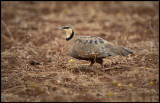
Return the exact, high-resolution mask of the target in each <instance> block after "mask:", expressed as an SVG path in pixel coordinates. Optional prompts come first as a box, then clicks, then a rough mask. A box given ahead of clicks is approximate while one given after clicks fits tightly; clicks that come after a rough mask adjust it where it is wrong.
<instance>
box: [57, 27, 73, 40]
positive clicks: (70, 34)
mask: <svg viewBox="0 0 160 103" xmlns="http://www.w3.org/2000/svg"><path fill="white" fill-rule="evenodd" d="M59 29H60V30H62V29H63V30H65V32H66V34H67V38H72V37H73V36H74V29H73V27H72V26H71V25H67V26H63V27H61V28H59ZM67 38H66V40H67Z"/></svg>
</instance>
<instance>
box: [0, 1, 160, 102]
mask: <svg viewBox="0 0 160 103" xmlns="http://www.w3.org/2000/svg"><path fill="white" fill-rule="evenodd" d="M1 6H2V8H1V9H2V10H1V12H2V13H1V56H2V57H1V101H3V102H8V101H9V102H15V101H16V102H17V101H25V102H29V101H40V102H44V101H45V102H49V101H60V102H62V101H71V102H73V101H74V102H76V101H77V102H81V101H92V102H95V101H103V102H114V101H119V102H125V101H130V102H133V101H139V102H146V101H147V102H158V101H159V2H98V1H96V2H82V1H81V2H73V1H72V2H69V1H68V2H4V1H3V2H2V4H1ZM67 24H70V25H73V26H74V27H75V29H76V34H77V35H94V36H99V37H102V38H104V39H105V40H108V41H111V42H113V43H115V44H118V45H124V46H126V47H129V48H131V49H132V50H133V51H134V53H135V54H134V55H130V56H128V57H127V58H126V57H125V58H124V57H120V56H115V57H110V58H106V59H104V63H105V68H108V71H100V69H101V66H100V65H98V64H94V66H93V67H91V68H89V67H88V66H87V65H88V64H89V62H88V61H80V60H76V59H74V58H72V57H70V56H69V55H68V53H67V51H66V50H65V43H64V41H65V36H66V35H65V34H64V32H63V31H59V30H57V28H59V27H61V26H64V25H67ZM70 59H73V61H74V62H73V63H70V62H69V60H70ZM113 80H116V81H117V82H118V83H119V84H120V85H119V87H118V86H117V83H116V82H114V83H113ZM129 84H132V85H133V86H131V85H130V87H129ZM131 87H132V88H131Z"/></svg>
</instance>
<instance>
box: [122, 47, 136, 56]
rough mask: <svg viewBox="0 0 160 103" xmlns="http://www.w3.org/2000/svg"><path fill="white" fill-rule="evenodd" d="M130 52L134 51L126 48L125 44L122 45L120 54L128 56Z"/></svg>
mask: <svg viewBox="0 0 160 103" xmlns="http://www.w3.org/2000/svg"><path fill="white" fill-rule="evenodd" d="M129 54H133V51H131V50H130V49H129V48H125V47H123V46H120V55H122V56H127V55H129Z"/></svg>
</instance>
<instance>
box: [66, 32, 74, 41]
mask: <svg viewBox="0 0 160 103" xmlns="http://www.w3.org/2000/svg"><path fill="white" fill-rule="evenodd" d="M73 36H74V31H73V30H72V34H71V36H70V37H68V38H66V40H67V41H68V40H71V39H72V38H73Z"/></svg>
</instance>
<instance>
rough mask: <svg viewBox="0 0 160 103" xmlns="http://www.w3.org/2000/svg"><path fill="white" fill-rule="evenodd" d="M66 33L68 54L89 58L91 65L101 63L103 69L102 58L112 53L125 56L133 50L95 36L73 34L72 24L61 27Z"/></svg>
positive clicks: (77, 57) (78, 57) (83, 58)
mask: <svg viewBox="0 0 160 103" xmlns="http://www.w3.org/2000/svg"><path fill="white" fill-rule="evenodd" d="M59 29H63V30H65V31H66V34H67V38H66V41H67V49H68V52H69V55H70V56H72V57H74V58H76V59H82V60H90V61H91V64H90V66H92V65H93V64H94V63H95V62H97V63H99V64H101V66H102V69H104V64H103V60H102V59H103V58H106V57H108V56H114V55H121V56H127V55H128V54H132V53H133V52H132V51H131V50H130V49H128V48H125V47H122V46H117V45H115V44H113V43H111V42H108V41H106V40H104V39H102V38H100V37H96V36H75V31H74V29H73V27H72V26H70V25H69V26H64V27H62V28H59Z"/></svg>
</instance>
